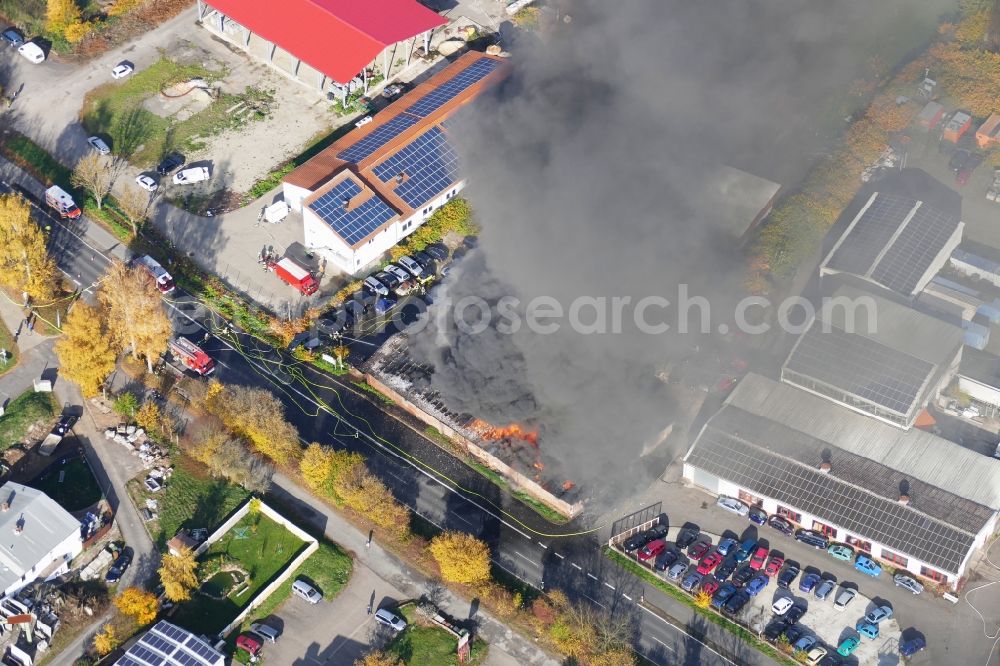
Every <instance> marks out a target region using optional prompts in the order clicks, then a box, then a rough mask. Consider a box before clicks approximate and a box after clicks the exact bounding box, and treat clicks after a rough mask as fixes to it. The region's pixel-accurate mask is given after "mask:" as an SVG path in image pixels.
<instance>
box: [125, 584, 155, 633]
mask: <svg viewBox="0 0 1000 666" xmlns="http://www.w3.org/2000/svg"><path fill="white" fill-rule="evenodd" d="M115 606H117V607H118V610H120V611H121V612H122V613H124V614H125V615H127V616H129V617H130V618H132V619H133V620H135V622H136V624H139V625H140V626H141V625H146V624H149V623H150V622H152V621H153V620H155V619H156V614H157V612H158V611H159V602H158V601H157V599H156V595H155V594H153V593H152V592H146V591H145V590H140V589H139V588H137V587H129V588H126V589H125V590H124V591H123V592H122V593H121V594H119V595H118V596H117V597H115Z"/></svg>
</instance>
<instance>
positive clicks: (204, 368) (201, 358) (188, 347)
mask: <svg viewBox="0 0 1000 666" xmlns="http://www.w3.org/2000/svg"><path fill="white" fill-rule="evenodd" d="M170 353H171V354H173V356H174V358H175V359H176V360H178V361H180V362H181V363H183V364H184V366H185V367H187V368H190V369H191V370H194V371H195V372H197V373H198V374H199V375H201V376H202V377H205V376H207V375H210V374H212V372H213V371H214V370H215V361H213V360H212V357H211V356H209V355H208V354H206V353H205V352H204V351H202V349H201V347H199V346H198V345H196V344H195V343H193V342H191V341H190V340H188V339H187V338H174V339H173V340H171V341H170Z"/></svg>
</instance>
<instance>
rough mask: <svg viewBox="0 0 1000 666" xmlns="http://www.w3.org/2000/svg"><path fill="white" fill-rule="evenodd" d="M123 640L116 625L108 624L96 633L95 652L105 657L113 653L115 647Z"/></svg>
mask: <svg viewBox="0 0 1000 666" xmlns="http://www.w3.org/2000/svg"><path fill="white" fill-rule="evenodd" d="M121 642H122V639H121V637H120V636H119V635H118V632H117V631H116V630H115V628H114V626H112V625H111V624H106V625H104V626H103V627H101V630H100V631H98V632H97V634H95V635H94V652H96V653H97V654H99V655H100V656H102V657H103V656H105V655H108V654H111V653H112V652H113V651H114V649H115V648H117V647H118V646H119V645H121Z"/></svg>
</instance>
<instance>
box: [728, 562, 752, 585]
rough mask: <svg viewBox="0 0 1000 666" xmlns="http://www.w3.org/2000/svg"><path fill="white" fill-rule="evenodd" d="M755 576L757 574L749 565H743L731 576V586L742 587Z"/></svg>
mask: <svg viewBox="0 0 1000 666" xmlns="http://www.w3.org/2000/svg"><path fill="white" fill-rule="evenodd" d="M756 575H757V572H756V571H754V570H753V569H752V568H750V565H749V564H744V565H743V566H741V567H740V568H739V569H737V570H736V572H735V573H734V574H733V584H734V585H735V586H736V587H743V586H744V585H746V584H747V583H749V582H750V579H751V578H753V577H754V576H756Z"/></svg>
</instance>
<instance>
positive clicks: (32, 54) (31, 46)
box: [17, 42, 45, 65]
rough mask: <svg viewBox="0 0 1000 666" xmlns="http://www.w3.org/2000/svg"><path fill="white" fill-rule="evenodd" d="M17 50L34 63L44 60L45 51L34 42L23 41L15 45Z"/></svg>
mask: <svg viewBox="0 0 1000 666" xmlns="http://www.w3.org/2000/svg"><path fill="white" fill-rule="evenodd" d="M17 52H18V53H20V54H21V55H23V56H24V57H25V58H27V59H28V60H30V61H31V62H33V63H35V64H36V65H37V64H38V63H40V62H44V60H45V51H43V50H42V47H41V46H39V45H38V44H36V43H34V42H25V43H24V44H21V45H20V46H19V47H17Z"/></svg>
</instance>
